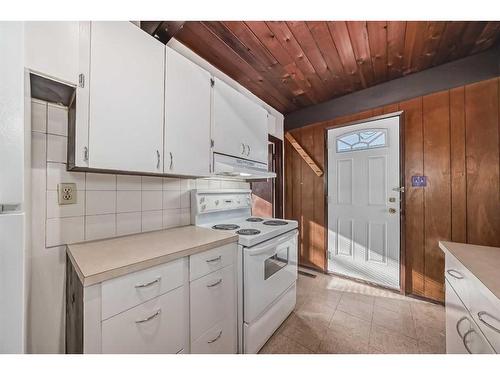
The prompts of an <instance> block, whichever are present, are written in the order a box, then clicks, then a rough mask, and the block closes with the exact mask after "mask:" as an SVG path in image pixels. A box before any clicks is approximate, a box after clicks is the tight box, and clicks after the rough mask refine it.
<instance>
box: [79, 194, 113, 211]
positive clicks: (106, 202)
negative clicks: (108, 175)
mask: <svg viewBox="0 0 500 375" xmlns="http://www.w3.org/2000/svg"><path fill="white" fill-rule="evenodd" d="M114 213H116V191H107V190H104V191H97V190H90V191H89V190H87V191H86V196H85V214H86V215H104V214H114Z"/></svg>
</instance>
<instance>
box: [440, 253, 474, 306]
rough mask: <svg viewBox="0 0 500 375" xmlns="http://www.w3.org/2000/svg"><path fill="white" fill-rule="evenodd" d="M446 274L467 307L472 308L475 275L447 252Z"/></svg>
mask: <svg viewBox="0 0 500 375" xmlns="http://www.w3.org/2000/svg"><path fill="white" fill-rule="evenodd" d="M444 275H445V278H446V280H448V282H449V283H450V284H451V286H452V287H453V289H454V290H455V292H456V293H457V294H458V297H459V298H460V300H461V301H462V302H463V304H464V305H465V307H466V308H467V309H469V310H470V306H471V300H470V299H471V294H472V293H471V291H473V290H474V288H473V285H474V277H473V276H472V274H471V273H470V271H469V270H468V269H467V268H465V267H464V265H463V264H462V263H460V261H459V260H458V259H456V258H455V257H454V256H453V255H451V254H449V253H446V257H445V271H444Z"/></svg>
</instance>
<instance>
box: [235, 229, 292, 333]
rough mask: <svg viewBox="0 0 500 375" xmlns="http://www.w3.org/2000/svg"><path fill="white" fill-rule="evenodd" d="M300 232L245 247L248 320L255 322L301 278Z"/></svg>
mask: <svg viewBox="0 0 500 375" xmlns="http://www.w3.org/2000/svg"><path fill="white" fill-rule="evenodd" d="M297 236H298V231H297V230H294V231H291V232H288V233H286V234H284V235H282V236H279V237H277V238H273V239H272V240H269V241H266V242H264V243H261V244H259V245H257V246H253V247H245V248H244V259H243V267H244V272H243V274H244V279H243V282H244V284H243V289H244V291H243V298H244V300H243V306H244V316H243V318H244V320H245V322H246V323H252V322H253V321H254V320H255V319H257V318H258V317H259V316H260V315H261V314H262V313H263V312H264V311H265V310H266V309H267V308H268V307H269V306H270V305H271V304H272V303H273V302H274V301H275V300H276V298H278V297H279V296H280V295H281V294H283V293H284V292H285V291H286V290H287V289H288V288H289V287H290V285H292V284H293V283H294V282H295V281H296V280H297Z"/></svg>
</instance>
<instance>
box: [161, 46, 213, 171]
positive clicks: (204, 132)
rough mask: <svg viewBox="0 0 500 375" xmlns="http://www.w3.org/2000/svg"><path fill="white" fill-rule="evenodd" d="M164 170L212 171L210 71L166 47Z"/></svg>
mask: <svg viewBox="0 0 500 375" xmlns="http://www.w3.org/2000/svg"><path fill="white" fill-rule="evenodd" d="M166 67H167V69H166V71H167V73H166V92H165V168H164V172H165V173H171V174H178V175H191V176H206V175H208V174H209V173H210V91H211V87H210V73H208V72H207V71H206V70H204V69H202V68H200V67H199V66H198V65H196V64H194V63H193V62H191V61H190V60H188V59H187V58H185V57H184V56H182V55H181V54H180V53H178V52H176V51H174V50H172V49H171V48H169V47H167V48H166Z"/></svg>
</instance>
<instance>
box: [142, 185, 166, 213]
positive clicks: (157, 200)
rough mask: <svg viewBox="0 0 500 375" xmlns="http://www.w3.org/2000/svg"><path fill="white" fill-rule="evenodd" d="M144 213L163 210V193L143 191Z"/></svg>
mask: <svg viewBox="0 0 500 375" xmlns="http://www.w3.org/2000/svg"><path fill="white" fill-rule="evenodd" d="M141 194H142V200H141V201H142V211H153V210H161V209H162V201H163V195H162V191H161V190H159V191H155V190H152V191H142V192H141Z"/></svg>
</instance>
